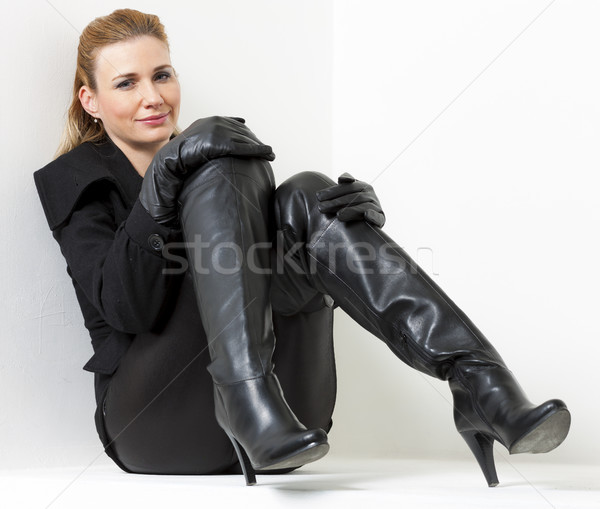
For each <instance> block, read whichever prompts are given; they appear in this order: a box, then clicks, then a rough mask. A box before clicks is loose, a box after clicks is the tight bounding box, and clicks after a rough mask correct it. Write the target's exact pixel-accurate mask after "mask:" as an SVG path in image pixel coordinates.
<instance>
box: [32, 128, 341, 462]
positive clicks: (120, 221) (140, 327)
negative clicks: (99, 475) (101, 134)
mask: <svg viewBox="0 0 600 509" xmlns="http://www.w3.org/2000/svg"><path fill="white" fill-rule="evenodd" d="M34 179H35V184H36V187H37V190H38V193H39V196H40V200H41V202H42V205H43V208H44V212H45V214H46V218H47V220H48V224H49V226H50V229H51V230H52V234H53V236H54V238H55V239H56V240H57V241H58V243H59V245H60V249H61V252H62V254H63V255H64V257H65V260H66V262H67V272H68V274H69V276H70V277H71V279H72V281H73V285H74V287H75V292H76V295H77V299H78V302H79V305H80V307H81V311H82V313H83V318H84V322H85V326H86V328H87V329H88V331H89V334H90V336H91V339H92V347H93V350H94V355H93V356H92V357H91V358H90V359H89V361H88V362H87V363H86V364H85V366H84V367H83V369H85V370H87V371H91V372H93V373H94V374H95V375H94V379H95V395H96V402H97V408H96V413H95V423H96V428H97V431H98V434H99V436H100V439H101V441H102V443H103V444H104V446H105V447H106V452H107V454H108V455H109V456H111V457H112V458H113V460H115V462H117V464H119V462H118V460H117V459H116V458H115V457H114V455H113V454H112V452H111V450H110V447H107V445H108V439H107V437H106V433H105V431H104V424H103V420H102V412H101V410H100V406H101V405H100V402H102V400H103V398H104V394H105V391H106V389H107V387H108V383H109V381H110V378H111V376H112V375H113V374H114V372H115V371H116V369H117V368H118V366H119V361H120V360H121V358H122V357H123V355H124V354H125V352H126V351H127V350H128V348H129V346H130V345H131V343H132V342H133V341H134V340H135V339H136V337H140V340H143V338H142V337H141V336H144V334H145V333H149V332H152V333H153V334H157V333H158V334H160V331H161V330H162V329H163V328H166V325H167V324H168V322H169V319H170V317H171V316H172V314H173V309H172V306H173V303H175V302H178V300H179V302H180V304H179V305H181V302H182V301H185V302H183V305H184V306H185V308H186V309H185V310H183V313H185V316H186V320H181V322H182V324H181V325H180V326H179V328H178V329H177V332H176V334H180V335H181V334H193V335H194V336H195V337H196V338H198V336H203V337H204V338H205V337H206V336H205V332H204V328H203V326H202V322H201V319H200V313H199V311H198V309H197V307H196V303H195V299H193V300H194V302H187V301H189V300H190V299H178V296H180V295H183V294H184V293H185V294H192V295H193V290H191V285H193V283H192V278H191V277H190V274H189V272H188V273H184V274H181V273H180V271H179V273H175V274H165V273H164V269H166V268H169V267H170V264H172V263H174V262H173V261H170V260H169V259H167V258H165V257H164V256H163V254H162V247H163V245H164V244H165V243H167V242H177V241H181V240H183V239H182V237H181V231H180V230H178V229H174V228H168V227H166V226H164V225H161V224H158V223H156V222H155V221H154V220H153V219H152V218H151V217H150V215H149V214H148V213H147V212H146V210H145V209H144V208H143V207H142V205H141V203H140V201H139V199H138V196H139V192H140V189H141V185H142V180H143V179H142V177H141V176H140V175H139V174H138V173H137V171H136V170H135V169H134V168H133V166H132V165H131V163H130V161H129V160H128V159H127V157H126V156H125V155H124V154H123V152H122V151H121V150H120V149H119V148H118V147H117V146H116V145H115V144H114V143H113V142H112V141H110V140H108V141H107V142H105V143H102V144H92V143H84V144H82V145H80V146H78V147H77V148H75V149H73V150H72V151H70V152H68V153H67V154H64V155H62V156H61V157H59V158H58V159H56V160H55V161H52V162H51V163H50V164H48V165H47V166H45V167H44V168H42V169H41V170H38V171H37V172H35V173H34ZM180 255H181V256H185V253H184V252H181V253H180ZM186 285H190V286H188V287H186ZM321 306H322V305H321V304H319V306H318V307H321ZM179 311H181V310H179ZM325 311H326V313H329V316H330V319H329V322H331V319H332V318H331V314H332V310H325ZM314 315H315V317H314V319H312V318H308V319H307V318H303V319H302V320H299V321H297V320H294V319H293V317H292V318H291V319H290V320H289V321H288V319H287V317H283V316H278V315H277V314H276V313H274V316H273V318H274V324H275V329H276V333H277V332H278V331H279V332H280V333H284V334H289V335H290V336H295V337H298V338H300V343H301V338H302V337H312V338H316V340H317V341H320V340H321V338H322V341H323V343H331V341H332V339H331V335H332V328H331V327H330V326H329V327H323V325H322V324H323V319H322V317H321V318H317V317H316V315H317V313H315V314H314ZM308 316H310V315H308ZM170 330H171V334H172V331H173V327H170ZM171 339H175V340H176V338H171ZM291 362H293V360H292V361H291ZM284 364H285V363H284Z"/></svg>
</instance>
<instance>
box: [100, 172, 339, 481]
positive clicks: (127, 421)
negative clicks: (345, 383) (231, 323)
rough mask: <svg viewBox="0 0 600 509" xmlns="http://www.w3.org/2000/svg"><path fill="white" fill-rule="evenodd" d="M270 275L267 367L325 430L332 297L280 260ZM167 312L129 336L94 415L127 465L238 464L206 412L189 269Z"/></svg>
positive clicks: (206, 383) (192, 470)
mask: <svg viewBox="0 0 600 509" xmlns="http://www.w3.org/2000/svg"><path fill="white" fill-rule="evenodd" d="M307 177H308V181H312V182H311V185H309V186H307V187H306V192H307V193H310V194H311V196H310V197H307V199H309V201H310V200H314V196H313V195H314V188H317V189H322V188H325V187H328V186H330V185H333V184H334V182H333V181H331V180H330V179H328V178H326V177H325V176H323V175H321V174H318V173H314V174H307V173H306V172H305V173H303V174H302V182H303V185H305V184H306V182H307ZM293 181H294V177H292V178H291V179H289V180H288V181H287V186H288V189H289V186H290V185H293ZM298 192H304V191H303V190H302V189H299V190H298ZM277 199H278V190H275V194H274V196H273V202H274V203H276V202H277ZM279 199H282V198H281V197H279ZM206 206H207V207H210V204H209V203H207V204H206ZM273 208H274V210H273V213H274V214H275V213H276V211H275V208H276V207H273ZM273 241H274V243H273V259H274V260H275V258H276V252H277V249H276V245H277V244H276V239H275V238H274V239H273ZM274 264H275V262H274ZM191 270H193V267H192V269H191ZM271 282H272V299H271V300H272V308H273V327H274V331H275V337H276V348H275V353H274V356H273V360H274V365H275V372H276V374H277V376H278V377H279V380H280V383H281V386H282V388H283V390H284V394H285V397H286V400H287V402H288V403H289V405H290V407H291V408H292V410H293V411H294V413H295V414H296V415H297V417H298V418H299V420H300V421H301V422H302V423H303V424H304V425H305V426H307V427H308V428H312V427H320V428H323V429H325V430H326V431H329V429H330V428H331V426H332V421H331V416H332V414H333V408H334V404H335V397H336V373H335V359H334V350H333V341H332V329H333V308H332V302H331V300H330V299H328V298H327V296H325V295H324V294H323V293H321V292H320V291H319V290H318V289H317V288H315V287H314V286H312V285H311V282H310V280H309V279H308V278H307V277H304V276H303V275H302V274H299V273H298V272H297V271H295V270H288V267H287V265H286V264H285V263H284V264H279V265H278V267H277V270H275V269H274V268H273V271H272V278H271ZM171 313H172V314H171V316H170V319H169V320H168V321H167V324H166V326H165V327H164V328H163V329H162V330H158V331H153V332H152V333H145V334H140V335H138V336H137V337H136V338H135V340H134V342H133V343H132V345H131V347H130V348H129V350H128V351H127V353H126V354H125V355H124V357H123V358H122V359H121V362H120V364H119V368H118V370H117V371H116V372H115V374H114V375H113V377H112V378H111V380H110V383H109V386H108V389H107V391H106V396H105V399H104V402H103V418H104V423H103V424H104V429H105V430H106V434H107V435H108V439H109V440H110V441H111V447H112V450H113V453H114V454H115V455H116V456H117V458H118V460H119V462H120V463H122V466H124V467H125V468H126V469H127V470H129V471H131V472H134V473H147V474H180V475H182V474H211V473H212V474H223V473H238V472H240V471H241V470H240V469H239V465H238V462H237V457H236V455H235V452H234V450H233V447H232V446H231V442H230V441H229V439H228V438H227V436H226V435H225V433H224V432H223V431H222V430H221V428H220V427H219V426H218V424H217V423H216V420H215V417H214V403H213V386H212V379H211V377H210V375H209V373H208V371H207V370H206V367H207V366H208V364H209V363H210V358H209V353H208V349H207V340H206V335H205V333H204V330H203V327H202V323H201V321H200V318H199V314H198V310H197V307H196V302H195V295H194V291H193V285H192V280H191V274H190V273H189V272H188V273H187V274H186V275H185V278H184V281H183V283H182V286H181V290H180V292H179V295H178V299H177V302H175V303H173V306H172V310H171ZM270 473H273V472H270Z"/></svg>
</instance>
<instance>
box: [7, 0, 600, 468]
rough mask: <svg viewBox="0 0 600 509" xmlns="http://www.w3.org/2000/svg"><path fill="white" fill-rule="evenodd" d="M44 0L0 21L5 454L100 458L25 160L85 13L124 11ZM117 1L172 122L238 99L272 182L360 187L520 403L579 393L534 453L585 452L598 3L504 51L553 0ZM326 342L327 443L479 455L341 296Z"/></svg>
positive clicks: (592, 381) (48, 114)
mask: <svg viewBox="0 0 600 509" xmlns="http://www.w3.org/2000/svg"><path fill="white" fill-rule="evenodd" d="M52 4H53V5H54V6H55V7H56V9H54V8H52V6H51V5H50V4H48V3H47V2H42V1H39V2H37V4H36V5H35V7H34V8H32V7H31V5H26V4H20V5H17V4H13V5H12V6H11V11H10V12H11V14H10V15H8V14H7V15H6V17H7V19H6V20H5V29H4V30H3V31H2V33H1V35H0V37H2V39H1V40H2V47H3V48H4V50H3V52H2V56H1V58H2V68H3V69H4V70H5V73H6V74H5V79H4V80H3V81H2V85H1V86H2V92H3V93H2V97H3V99H4V101H3V105H2V117H1V119H0V125H1V126H2V135H1V136H0V144H1V145H0V149H1V150H2V152H1V153H2V154H3V157H4V159H3V161H4V164H3V167H4V171H3V178H4V179H5V180H4V182H3V185H2V186H0V207H1V215H0V217H1V218H2V219H3V225H2V232H3V235H4V242H3V243H2V245H1V247H0V249H1V250H2V251H1V257H2V258H1V259H2V261H3V262H4V263H2V264H1V265H0V274H1V281H2V285H1V287H2V292H4V293H5V295H4V296H3V299H2V302H3V304H4V305H3V306H2V307H1V308H0V324H1V325H0V377H1V380H0V387H1V390H0V468H17V467H26V466H54V465H74V464H78V465H87V464H89V463H90V462H91V461H92V460H94V458H96V456H97V455H98V454H100V453H101V447H100V443H99V441H98V439H97V437H96V433H95V430H94V427H93V421H92V415H93V409H94V407H93V387H92V375H91V374H90V373H87V372H84V371H82V370H81V366H82V365H83V364H84V363H85V361H86V360H87V359H88V358H89V356H90V355H91V346H90V345H89V339H88V337H87V333H86V332H85V330H84V328H83V323H82V319H81V316H80V312H79V309H78V307H77V303H76V301H75V297H74V294H73V290H72V287H71V283H70V281H69V280H68V277H67V275H66V273H65V266H64V261H63V259H62V257H61V255H60V253H59V252H58V246H57V244H56V243H55V242H54V240H53V239H52V238H51V235H50V232H49V230H48V228H47V224H46V222H45V219H44V217H43V213H42V210H41V207H40V205H39V202H38V198H37V195H36V192H35V189H34V186H33V180H32V177H31V174H32V172H33V171H34V170H36V169H38V168H39V167H41V166H43V165H44V164H45V163H46V162H48V161H49V160H50V159H51V157H52V154H53V153H54V150H55V148H56V145H57V143H58V138H59V135H60V130H61V127H62V123H63V113H64V111H65V109H66V105H67V102H68V95H69V89H70V86H71V81H72V75H73V69H74V58H75V48H76V44H77V37H78V30H81V29H82V28H83V27H84V26H85V24H86V23H87V22H89V21H90V20H91V19H92V18H93V17H95V16H98V15H102V14H106V13H108V12H110V11H111V10H113V9H115V8H118V7H121V6H122V5H123V4H122V3H117V2H113V1H109V2H86V3H81V2H75V1H73V0H68V1H67V0H65V1H58V0H56V1H53V2H52ZM128 5H129V6H131V7H134V8H139V9H141V10H145V11H148V12H155V13H156V14H158V15H160V16H161V19H162V20H163V22H164V23H165V25H166V27H167V30H168V32H169V35H170V38H171V46H172V56H173V61H174V64H175V66H176V67H177V70H178V72H179V75H180V78H181V81H182V85H183V93H184V102H183V106H184V111H183V114H182V118H181V125H182V126H185V125H187V124H188V123H189V122H191V121H192V120H193V119H194V118H196V117H201V116H205V115H210V114H231V115H240V116H245V117H246V118H247V120H248V123H249V125H250V126H251V127H252V128H253V129H254V130H255V132H257V133H258V134H259V137H260V138H261V139H263V140H264V141H266V142H268V143H270V144H272V145H273V146H274V147H275V151H276V153H277V155H278V158H277V160H276V162H275V170H276V174H277V178H278V180H279V181H281V180H283V178H285V177H287V176H288V175H290V174H292V173H294V172H296V171H300V170H304V169H311V170H320V171H324V172H325V173H330V174H332V175H337V174H339V173H341V172H343V171H350V172H351V173H353V174H354V175H355V176H356V177H359V178H361V179H363V180H367V181H373V183H374V185H375V187H376V189H377V191H378V194H379V195H380V197H381V201H382V203H383V205H384V208H385V211H386V213H387V217H388V224H387V226H386V231H388V232H389V233H390V234H391V235H392V236H393V237H394V238H396V239H397V241H398V242H399V243H400V244H401V245H402V246H404V247H405V248H406V249H407V251H408V252H409V253H410V254H412V255H413V256H415V257H418V258H419V260H420V261H422V264H423V266H424V268H425V269H427V270H428V271H429V272H430V273H432V272H433V271H435V272H436V273H437V275H436V274H433V277H434V278H435V279H436V281H438V282H439V283H440V285H441V286H442V287H443V288H445V289H446V290H447V291H448V293H449V294H450V295H451V296H452V297H453V299H454V300H455V301H456V302H457V303H458V304H459V305H461V306H462V307H463V309H464V310H465V311H466V312H467V313H468V314H469V315H470V316H471V317H472V318H473V319H474V320H475V322H476V323H477V324H478V325H479V326H480V328H481V329H482V330H483V331H484V332H485V333H486V334H487V335H488V337H489V338H490V339H492V340H493V341H494V343H495V344H496V345H497V346H498V348H499V350H500V351H501V352H502V353H503V355H504V357H505V359H506V361H507V362H508V363H509V365H510V366H511V368H512V369H513V371H514V372H515V373H516V375H517V376H518V377H519V379H520V380H521V382H522V385H523V386H524V387H525V388H526V390H527V391H528V392H529V394H530V395H531V397H532V399H535V400H536V401H540V400H542V399H543V398H547V397H561V398H564V399H565V400H566V401H567V402H568V404H569V406H570V408H571V410H572V412H573V419H574V422H573V427H572V433H571V435H570V436H569V438H568V439H567V442H566V443H565V444H564V445H563V446H562V447H561V448H559V449H558V450H557V451H555V452H553V453H551V455H549V456H547V457H543V458H540V459H541V460H542V461H549V460H550V459H551V458H553V459H554V460H559V461H571V462H575V461H588V462H591V461H594V460H595V458H596V457H597V456H598V454H599V453H600V451H599V448H600V443H599V442H598V441H597V440H594V438H593V437H594V433H593V432H594V429H593V428H595V426H594V422H596V421H597V420H598V418H599V410H598V405H597V403H596V399H597V398H596V396H595V389H597V388H598V382H597V380H596V378H595V377H594V375H595V364H596V363H595V362H594V361H595V357H597V356H598V354H599V347H598V343H597V340H598V336H599V332H600V331H599V329H600V327H599V326H598V325H597V324H596V323H595V322H594V314H595V313H594V312H595V309H594V307H595V305H597V304H598V298H597V297H596V292H595V288H596V286H597V284H598V282H599V281H598V280H599V277H598V276H599V274H598V266H597V263H596V260H595V257H594V255H595V254H596V252H597V251H598V247H599V245H598V240H597V238H596V236H595V233H596V232H597V231H598V223H599V219H600V218H599V210H598V200H597V198H596V193H595V192H596V189H597V186H595V185H594V184H595V181H593V172H595V171H596V172H597V171H598V162H599V161H598V159H599V156H598V152H597V150H596V147H595V144H594V142H595V141H596V140H595V138H597V135H598V123H597V116H598V110H599V106H600V105H599V101H598V98H597V90H598V89H599V86H598V85H599V83H598V82H599V76H598V73H597V65H595V62H596V60H597V58H596V49H597V48H598V47H599V42H600V41H599V40H598V39H599V38H600V35H599V34H598V31H597V29H596V25H597V19H598V15H599V14H600V12H599V8H598V7H597V6H596V4H595V3H593V2H591V1H587V2H585V1H580V2H577V3H567V2H555V3H553V4H552V5H551V6H550V7H549V8H548V10H547V11H546V12H545V13H543V14H542V15H541V16H540V17H539V19H538V20H537V21H535V22H534V23H533V24H532V25H531V26H530V27H529V29H527V30H526V31H525V32H524V33H523V34H522V35H521V36H520V37H519V38H518V39H517V40H516V41H515V42H514V43H513V44H512V45H511V46H510V47H509V48H508V49H507V50H506V51H504V52H503V53H502V54H501V55H500V56H499V58H497V60H495V59H496V57H497V56H498V55H499V54H500V53H501V52H502V50H503V49H504V48H505V47H506V46H507V45H508V44H509V43H510V42H511V41H512V40H513V39H514V38H515V37H516V36H517V35H518V34H519V32H521V30H522V29H523V28H524V27H526V26H527V25H528V24H529V23H530V22H531V20H533V19H534V18H535V17H536V16H537V15H538V14H539V13H540V11H542V9H543V8H544V7H545V6H546V5H547V3H546V2H539V1H530V2H527V3H523V2H475V1H471V2H465V1H461V2H452V3H450V2H442V1H435V2H434V1H425V2H406V1H404V2H397V1H395V2H393V1H382V0H375V1H370V2H368V3H367V2H366V1H364V0H363V1H339V0H338V1H328V2H321V1H318V0H312V1H308V2H306V1H305V2H291V1H285V2H281V1H277V0H259V1H253V2H243V1H241V0H237V1H235V0H228V1H221V2H206V1H201V2H189V4H188V3H187V2H183V1H173V2H169V3H168V4H165V2H157V1H148V2H130V3H129V4H128ZM494 60H495V61H494ZM490 64H491V65H490ZM488 65H489V67H488V68H487V70H486V71H485V72H484V73H483V74H482V75H481V76H480V77H479V78H478V79H476V81H475V82H473V83H472V85H471V86H470V87H469V88H468V89H467V90H465V91H464V93H462V94H460V92H461V91H463V90H464V89H465V87H467V85H469V84H470V83H471V82H472V81H473V79H474V78H475V77H477V76H478V74H479V73H480V72H481V71H482V70H483V69H485V68H486V67H487V66H488ZM457 96H458V98H457ZM455 98H456V100H455ZM440 113H441V115H440ZM432 121H433V123H431V122H432ZM428 126H429V127H428ZM424 129H426V130H425V131H424V132H423V130H424ZM421 133H422V134H421ZM398 156H399V157H398ZM390 163H392V164H390ZM388 165H389V167H388ZM386 168H387V169H386ZM420 248H427V249H420ZM428 249H429V250H430V251H428ZM428 253H429V254H430V255H431V254H432V260H433V264H432V263H430V258H428V257H427V256H425V255H427V254H428ZM419 255H422V256H419ZM336 347H337V353H338V371H339V396H338V406H337V409H336V413H335V415H334V422H335V424H334V430H333V432H332V434H331V442H332V445H333V452H334V453H338V454H376V455H385V454H391V455H423V456H434V455H440V456H448V455H451V456H454V457H457V456H460V457H465V458H466V457H468V454H469V453H468V451H467V450H466V447H465V446H464V444H463V443H462V442H461V439H460V437H458V435H457V434H456V432H455V431H454V429H453V424H452V419H451V405H450V403H449V397H450V395H449V391H448V390H447V388H446V386H445V384H444V383H442V382H439V381H436V380H433V379H426V378H425V377H423V376H421V375H420V374H418V373H416V372H414V371H412V370H410V369H408V368H405V367H404V366H403V365H402V364H401V363H400V362H399V361H397V360H396V359H395V358H394V357H393V355H391V354H390V353H389V352H388V351H387V350H386V348H385V347H384V346H383V345H382V344H381V343H380V342H378V341H377V340H375V339H373V338H372V337H370V336H369V335H368V334H366V333H364V332H363V331H361V330H360V329H358V327H356V326H355V325H354V324H353V323H351V322H350V320H349V319H348V318H347V317H345V316H343V315H342V313H338V315H337V324H336ZM501 452H502V451H500V450H499V453H501ZM504 456H505V454H504ZM519 460H520V458H519V459H517V460H515V459H513V458H511V461H513V462H515V461H519ZM527 460H528V461H529V460H531V458H530V457H528V458H527ZM99 461H110V460H107V459H106V458H105V457H104V456H102V455H101V457H100V460H99ZM501 461H502V460H501ZM499 468H501V467H499Z"/></svg>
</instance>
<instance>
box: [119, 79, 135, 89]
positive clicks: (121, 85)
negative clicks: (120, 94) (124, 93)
mask: <svg viewBox="0 0 600 509" xmlns="http://www.w3.org/2000/svg"><path fill="white" fill-rule="evenodd" d="M132 85H133V81H131V80H125V81H121V83H119V84H118V85H117V88H129V87H131V86H132Z"/></svg>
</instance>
